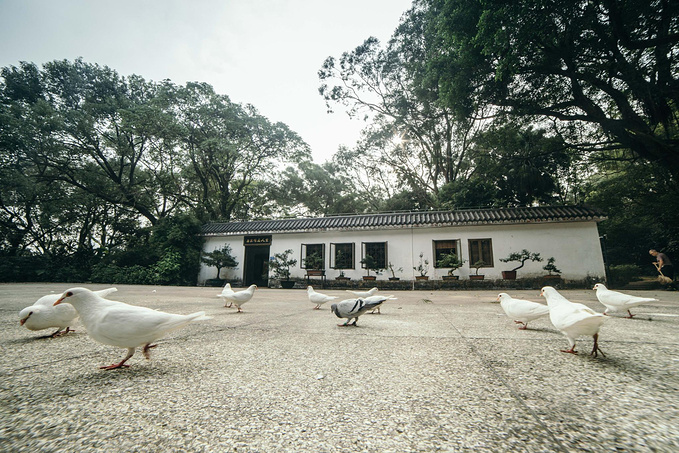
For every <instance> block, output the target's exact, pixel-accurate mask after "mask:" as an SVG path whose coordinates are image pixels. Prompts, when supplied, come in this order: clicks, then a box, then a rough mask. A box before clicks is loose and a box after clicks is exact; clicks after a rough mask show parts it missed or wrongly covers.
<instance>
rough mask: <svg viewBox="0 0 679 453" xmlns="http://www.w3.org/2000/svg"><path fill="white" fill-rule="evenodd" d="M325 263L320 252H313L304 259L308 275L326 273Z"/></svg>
mask: <svg viewBox="0 0 679 453" xmlns="http://www.w3.org/2000/svg"><path fill="white" fill-rule="evenodd" d="M323 264H324V263H323V257H322V256H321V255H320V254H319V253H318V252H314V253H311V254H309V255H307V256H306V258H305V259H304V267H305V268H306V273H307V275H323V274H324V273H325V270H324V269H323V267H324V266H323Z"/></svg>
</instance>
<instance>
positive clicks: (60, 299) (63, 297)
mask: <svg viewBox="0 0 679 453" xmlns="http://www.w3.org/2000/svg"><path fill="white" fill-rule="evenodd" d="M64 299H66V296H61V297H60V298H59V300H57V301H56V302H54V304H52V306H53V307H55V306H57V305H59V304H60V303H62V302H63V301H64Z"/></svg>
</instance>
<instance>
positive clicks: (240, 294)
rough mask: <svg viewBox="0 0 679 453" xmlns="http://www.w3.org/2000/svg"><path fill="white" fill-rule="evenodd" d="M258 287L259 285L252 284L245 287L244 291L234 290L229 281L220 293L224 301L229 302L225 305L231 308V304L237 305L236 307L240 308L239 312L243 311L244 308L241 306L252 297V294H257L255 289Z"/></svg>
mask: <svg viewBox="0 0 679 453" xmlns="http://www.w3.org/2000/svg"><path fill="white" fill-rule="evenodd" d="M256 289H257V285H250V286H249V287H248V288H247V289H244V290H242V291H233V290H232V289H231V285H229V284H228V283H227V284H226V286H224V289H223V290H222V293H221V294H220V295H219V297H221V298H222V299H224V301H225V302H226V301H228V302H229V304H228V305H226V303H225V304H224V306H225V307H227V308H230V307H231V304H233V305H235V306H236V308H238V313H241V312H242V311H243V310H241V306H242V305H243V304H244V303H245V302H247V301H249V300H250V299H252V296H253V295H254V294H255V290H256Z"/></svg>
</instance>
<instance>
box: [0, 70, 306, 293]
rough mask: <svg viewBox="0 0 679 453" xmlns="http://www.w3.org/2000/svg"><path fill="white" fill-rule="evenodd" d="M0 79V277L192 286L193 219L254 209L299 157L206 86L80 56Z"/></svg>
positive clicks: (296, 143)
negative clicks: (157, 78)
mask: <svg viewBox="0 0 679 453" xmlns="http://www.w3.org/2000/svg"><path fill="white" fill-rule="evenodd" d="M0 76H1V77H0V180H2V184H0V255H1V256H6V257H9V258H8V259H7V260H6V263H11V266H10V265H7V266H5V268H4V270H3V271H2V272H0V280H24V279H27V280H51V281H54V280H59V281H65V280H71V279H78V280H80V281H87V280H88V279H89V278H90V272H91V271H93V274H92V276H91V278H92V279H94V280H96V281H102V282H107V281H110V282H140V283H141V282H146V283H154V284H194V283H195V279H196V276H197V273H198V269H199V266H200V259H199V254H200V238H199V236H198V234H199V225H200V223H202V222H206V221H211V220H229V219H231V218H242V219H245V218H249V217H250V216H252V215H257V214H259V213H261V212H266V211H265V210H257V209H253V207H259V206H263V207H265V206H266V205H267V203H266V202H264V200H265V197H266V191H265V190H262V188H263V187H265V185H266V183H268V182H269V181H270V180H271V178H270V175H271V172H272V171H273V170H274V169H275V168H276V167H277V166H278V165H280V164H282V163H284V162H286V161H288V160H290V161H294V162H303V161H305V160H307V159H308V158H309V150H308V146H307V145H306V144H305V143H304V142H303V141H302V140H301V138H300V137H299V136H297V134H295V133H294V132H292V131H291V130H289V128H288V127H287V126H286V125H284V124H282V123H271V122H270V121H268V119H266V118H264V117H263V116H261V115H260V114H259V113H258V112H257V110H256V109H255V108H254V107H252V106H250V105H246V106H243V105H240V104H235V103H232V102H231V101H230V100H229V98H228V97H227V96H223V95H219V94H217V93H215V92H214V90H213V89H212V87H211V86H209V85H208V84H200V83H188V84H187V85H186V86H176V85H174V84H172V83H171V82H169V81H163V82H152V81H146V80H144V79H143V78H142V77H139V76H136V75H133V76H129V77H122V76H120V75H119V74H118V73H116V72H115V71H114V70H112V69H110V68H108V67H106V66H99V65H97V64H90V63H86V62H84V61H82V59H78V60H75V61H73V62H70V61H66V60H63V61H53V62H49V63H46V64H44V65H43V66H42V68H39V67H38V66H36V65H35V64H33V63H21V64H20V65H19V66H18V67H14V66H11V67H6V68H2V69H1V70H0ZM180 213H184V214H180ZM39 256H40V257H41V258H37V257H39ZM29 262H30V263H34V265H32V266H29V265H23V264H22V263H26V264H28V263H29ZM17 265H18V266H19V268H18V269H16V266H17Z"/></svg>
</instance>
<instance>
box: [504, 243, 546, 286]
mask: <svg viewBox="0 0 679 453" xmlns="http://www.w3.org/2000/svg"><path fill="white" fill-rule="evenodd" d="M528 260H530V261H542V258H541V257H540V254H539V253H531V252H529V251H528V250H526V249H523V250H521V251H520V252H512V253H510V254H509V256H508V257H507V258H500V261H502V262H503V263H509V262H510V261H516V262H517V263H521V264H519V265H518V266H517V267H515V268H514V269H512V270H511V271H502V278H504V279H505V280H516V271H518V270H519V269H521V268H522V267H523V266H524V264H526V261H528Z"/></svg>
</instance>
